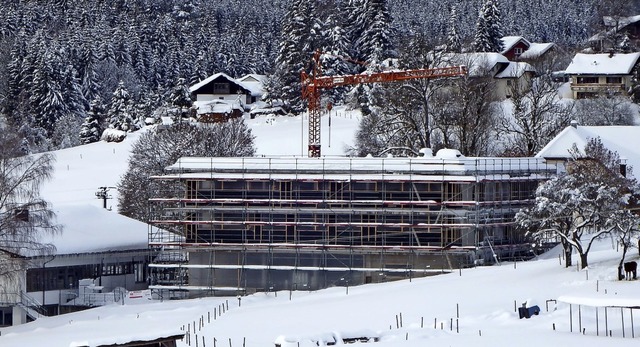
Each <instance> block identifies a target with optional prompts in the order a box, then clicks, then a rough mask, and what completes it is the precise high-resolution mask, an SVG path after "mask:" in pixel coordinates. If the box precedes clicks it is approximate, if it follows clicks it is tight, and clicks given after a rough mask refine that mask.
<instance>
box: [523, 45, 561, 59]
mask: <svg viewBox="0 0 640 347" xmlns="http://www.w3.org/2000/svg"><path fill="white" fill-rule="evenodd" d="M553 46H555V44H554V43H552V42H549V43H537V42H533V43H531V45H530V46H529V49H527V50H526V51H524V52H523V53H522V54H520V59H536V58H538V57H540V56H541V55H543V54H545V53H547V51H549V50H550V49H551V47H553Z"/></svg>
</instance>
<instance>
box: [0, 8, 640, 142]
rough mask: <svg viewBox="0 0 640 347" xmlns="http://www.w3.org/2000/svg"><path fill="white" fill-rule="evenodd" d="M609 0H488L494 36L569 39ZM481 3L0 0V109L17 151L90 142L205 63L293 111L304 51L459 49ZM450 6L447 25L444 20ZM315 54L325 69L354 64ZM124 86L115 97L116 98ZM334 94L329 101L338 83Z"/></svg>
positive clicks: (133, 122)
mask: <svg viewBox="0 0 640 347" xmlns="http://www.w3.org/2000/svg"><path fill="white" fill-rule="evenodd" d="M616 1H618V0H606V1H602V0H585V1H573V0H547V1H528V0H494V1H493V2H494V3H495V4H496V6H497V7H498V8H499V9H500V14H501V25H502V34H504V35H524V36H525V37H527V38H528V39H530V40H533V41H553V42H556V43H558V44H560V45H562V46H564V47H571V46H577V45H580V44H582V43H583V42H584V40H585V39H586V38H588V37H589V36H590V35H591V34H593V33H594V32H595V31H596V30H598V29H599V26H598V24H599V23H600V22H601V20H600V19H601V16H602V15H603V14H608V13H607V12H606V11H608V10H610V9H611V8H612V5H611V3H612V2H616ZM639 3H640V1H639V0H633V1H625V2H624V7H625V11H627V12H625V13H635V12H634V11H640V6H639ZM483 4H484V2H481V1H462V2H460V1H457V0H443V1H419V0H387V1H384V0H316V1H298V0H291V1H287V0H273V1H272V0H269V1H266V0H244V1H240V0H220V1H204V0H190V1H185V0H118V1H104V0H92V1H88V0H79V1H74V2H70V1H60V0H34V1H9V0H0V8H2V9H3V20H2V21H0V113H1V116H2V118H4V120H5V121H6V122H7V123H8V124H9V125H10V126H12V127H13V128H14V129H16V130H17V131H18V132H19V134H20V135H21V136H22V137H24V138H25V139H26V141H25V142H24V143H25V149H26V150H27V151H30V152H37V151H44V150H49V149H55V148H62V147H66V146H73V145H77V144H80V143H87V142H90V141H93V140H95V139H96V136H97V135H96V134H99V133H100V131H101V130H102V128H104V127H114V128H121V129H123V130H124V128H126V130H129V131H130V130H133V129H135V128H136V127H138V126H140V125H141V124H140V123H141V122H142V120H143V119H144V118H146V117H148V116H150V115H151V114H152V112H153V110H155V109H157V108H158V107H159V106H163V104H165V103H168V96H169V94H170V93H171V90H172V89H174V88H175V86H176V84H177V81H178V80H179V79H181V78H182V79H184V81H186V83H187V84H193V83H195V82H197V81H200V80H202V79H203V78H205V77H207V76H208V75H210V74H213V73H216V72H225V73H227V74H229V75H231V76H236V77H240V76H242V75H244V74H246V73H261V74H268V75H272V76H273V78H272V80H274V82H273V85H272V88H271V90H270V91H271V92H272V94H273V95H272V96H274V97H282V98H286V100H288V101H292V104H293V105H294V106H295V107H297V108H298V109H300V108H301V107H302V106H301V104H300V103H299V102H298V101H297V99H296V98H298V97H299V95H298V93H299V89H298V88H297V86H296V85H295V84H296V83H299V81H298V79H297V78H298V76H299V75H298V74H299V70H300V69H302V68H306V66H305V65H304V64H305V63H308V59H309V54H310V53H309V52H312V51H313V50H314V49H316V48H320V49H323V50H325V51H330V52H332V53H334V54H335V55H340V56H349V57H352V58H354V59H359V60H366V61H376V60H378V61H379V60H381V59H383V58H386V57H389V56H394V55H397V54H399V53H398V47H397V43H399V42H406V41H408V40H410V39H411V38H413V37H416V36H420V37H427V38H429V41H430V42H432V43H433V44H434V45H435V44H444V43H446V42H447V37H448V36H449V37H450V39H451V40H453V41H452V42H451V44H453V45H454V46H457V45H460V47H470V45H471V43H472V41H473V40H474V36H475V34H476V27H477V25H478V23H477V20H476V19H477V18H478V13H479V10H480V8H481V6H484V5H483ZM454 5H455V7H456V11H455V18H456V19H454V20H455V23H456V28H455V30H453V29H452V28H451V25H450V24H448V23H451V17H452V16H451V8H452V6H454ZM616 8H622V7H620V6H617V7H616ZM291 15H299V16H298V17H291ZM300 15H301V17H300ZM291 18H293V19H297V20H298V22H297V23H296V22H295V21H291V20H290V19H291ZM452 30H453V31H455V32H454V33H452ZM283 33H285V34H287V35H283ZM294 34H295V35H298V36H294V37H293V40H292V37H291V36H290V35H294ZM452 34H453V36H452ZM456 49H457V48H456ZM327 59H328V61H325V62H323V63H324V66H325V68H326V71H327V73H332V74H333V73H336V74H339V73H347V72H351V71H353V69H354V67H353V66H350V65H348V64H345V63H344V62H343V61H341V60H336V59H334V60H331V59H329V58H327ZM292 83H293V84H292ZM283 86H284V88H283ZM124 92H126V93H124ZM125 94H126V95H128V96H127V97H126V98H125V99H126V100H122V99H119V98H122V97H123V95H125ZM334 94H335V95H333V96H332V97H333V98H334V99H335V98H340V97H341V95H342V94H343V93H338V92H336V93H334ZM115 101H117V103H118V104H117V105H114V102H115ZM115 106H117V107H115ZM295 107H294V108H295ZM113 112H116V113H117V115H118V116H117V117H114V114H113ZM120 116H122V117H125V118H121V117H120ZM122 124H125V126H124V127H123V126H122Z"/></svg>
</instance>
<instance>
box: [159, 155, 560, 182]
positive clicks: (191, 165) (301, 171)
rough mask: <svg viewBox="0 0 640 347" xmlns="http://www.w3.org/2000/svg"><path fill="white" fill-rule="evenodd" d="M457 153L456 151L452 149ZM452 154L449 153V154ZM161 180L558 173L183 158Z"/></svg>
mask: <svg viewBox="0 0 640 347" xmlns="http://www.w3.org/2000/svg"><path fill="white" fill-rule="evenodd" d="M456 152H457V151H456ZM452 153H453V152H452ZM166 171H167V176H164V177H165V178H186V179H209V178H212V177H213V174H215V177H216V178H226V179H232V178H243V179H251V178H253V179H269V178H274V177H276V178H281V179H285V178H294V179H353V178H356V177H355V176H357V178H358V179H364V180H377V179H383V180H410V179H415V180H443V178H444V176H447V179H455V180H463V181H468V180H476V179H477V178H478V177H481V176H482V177H484V178H487V179H489V178H491V179H506V178H509V177H522V176H532V177H533V176H535V175H537V174H551V173H555V172H556V167H555V165H549V164H548V163H547V162H546V161H545V160H544V158H497V157H496V158H467V157H455V156H451V157H428V158H425V157H418V158H346V157H324V158H305V157H257V158H254V157H245V158H205V157H183V158H180V159H179V160H178V161H177V162H176V163H175V164H173V165H171V166H169V167H167V168H166Z"/></svg>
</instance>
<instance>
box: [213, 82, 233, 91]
mask: <svg viewBox="0 0 640 347" xmlns="http://www.w3.org/2000/svg"><path fill="white" fill-rule="evenodd" d="M213 94H229V83H214V84H213Z"/></svg>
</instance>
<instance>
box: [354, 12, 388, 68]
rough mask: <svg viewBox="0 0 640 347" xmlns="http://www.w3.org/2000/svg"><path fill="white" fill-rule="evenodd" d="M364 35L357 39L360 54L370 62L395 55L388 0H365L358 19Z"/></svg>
mask: <svg viewBox="0 0 640 347" xmlns="http://www.w3.org/2000/svg"><path fill="white" fill-rule="evenodd" d="M358 20H359V21H360V22H361V24H360V25H359V26H360V27H361V28H364V30H363V32H362V35H361V36H360V37H359V38H358V39H357V40H356V46H357V47H358V49H359V51H360V52H359V54H360V55H361V57H362V58H363V59H364V61H366V62H368V63H372V62H378V63H379V62H381V61H382V60H384V59H386V58H390V57H391V56H393V55H394V52H393V45H392V44H391V15H390V14H389V10H388V8H387V1H386V0H365V1H364V12H363V13H362V17H361V18H359V19H358Z"/></svg>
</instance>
